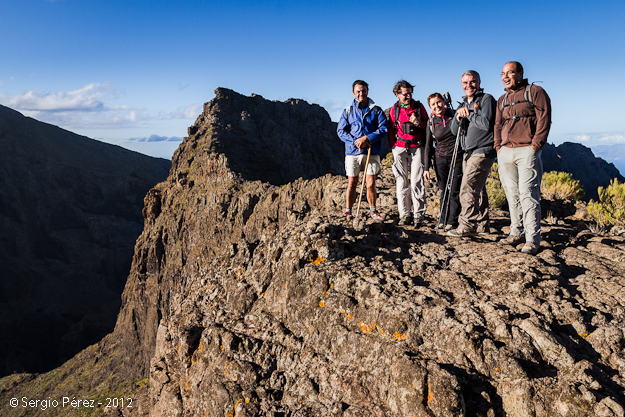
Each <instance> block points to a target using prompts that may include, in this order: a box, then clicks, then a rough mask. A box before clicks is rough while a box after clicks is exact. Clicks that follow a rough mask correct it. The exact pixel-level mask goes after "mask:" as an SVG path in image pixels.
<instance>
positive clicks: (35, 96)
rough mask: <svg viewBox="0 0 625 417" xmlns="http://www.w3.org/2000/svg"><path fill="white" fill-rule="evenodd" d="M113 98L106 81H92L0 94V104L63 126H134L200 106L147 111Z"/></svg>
mask: <svg viewBox="0 0 625 417" xmlns="http://www.w3.org/2000/svg"><path fill="white" fill-rule="evenodd" d="M116 98H117V95H116V93H115V91H114V90H113V89H111V88H110V87H109V85H108V84H107V83H91V84H87V85H84V86H82V87H80V88H78V89H75V90H72V91H67V92H47V93H40V92H38V91H35V90H30V91H27V92H25V93H23V94H18V95H15V96H4V95H0V104H3V105H5V106H8V107H11V108H13V109H15V110H18V111H20V112H21V113H23V114H24V115H25V116H29V117H32V118H34V119H37V120H40V121H44V122H47V123H52V124H54V125H57V126H61V127H63V128H66V129H118V128H127V127H136V126H138V125H145V124H146V123H148V122H151V121H155V120H180V119H195V118H197V116H198V115H199V114H200V113H201V111H202V107H201V106H199V105H195V104H193V105H189V106H186V107H184V106H183V107H179V108H178V109H176V110H175V111H172V112H166V111H161V112H149V111H147V110H146V109H144V108H138V107H130V106H126V105H117V106H116V105H110V104H108V102H109V101H110V100H115V99H116Z"/></svg>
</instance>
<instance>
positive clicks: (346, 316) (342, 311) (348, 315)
mask: <svg viewBox="0 0 625 417" xmlns="http://www.w3.org/2000/svg"><path fill="white" fill-rule="evenodd" d="M341 314H345V318H347V319H350V320H351V319H353V318H354V317H353V316H352V315H351V314H349V313H346V312H345V310H341Z"/></svg>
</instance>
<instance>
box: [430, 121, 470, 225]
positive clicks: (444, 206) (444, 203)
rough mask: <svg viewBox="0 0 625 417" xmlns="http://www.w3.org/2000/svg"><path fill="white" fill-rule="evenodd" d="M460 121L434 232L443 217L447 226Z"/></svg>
mask: <svg viewBox="0 0 625 417" xmlns="http://www.w3.org/2000/svg"><path fill="white" fill-rule="evenodd" d="M463 134H464V132H463V129H462V123H460V124H459V125H458V134H457V135H456V143H455V144H454V153H453V154H452V157H451V167H450V168H449V175H448V176H447V183H446V184H445V190H444V191H443V198H442V199H441V208H440V213H439V214H438V222H436V228H435V230H436V232H437V233H438V228H439V227H440V225H441V219H445V220H444V221H445V224H444V225H443V230H445V226H447V217H448V215H449V206H450V204H451V188H452V186H453V183H454V174H455V171H456V160H457V158H458V146H459V144H460V136H461V135H463ZM443 213H444V214H443Z"/></svg>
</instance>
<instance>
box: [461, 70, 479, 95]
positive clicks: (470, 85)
mask: <svg viewBox="0 0 625 417" xmlns="http://www.w3.org/2000/svg"><path fill="white" fill-rule="evenodd" d="M461 81H462V90H463V91H464V93H465V94H466V95H467V98H468V99H472V98H473V96H474V95H475V93H477V92H478V90H479V89H480V79H479V78H478V77H476V76H475V75H470V74H465V75H463V76H462V80H461Z"/></svg>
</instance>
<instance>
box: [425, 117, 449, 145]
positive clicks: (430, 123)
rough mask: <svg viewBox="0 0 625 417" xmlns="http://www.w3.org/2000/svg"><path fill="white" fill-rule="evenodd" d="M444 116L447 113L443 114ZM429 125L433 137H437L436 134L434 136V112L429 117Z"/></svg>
mask: <svg viewBox="0 0 625 417" xmlns="http://www.w3.org/2000/svg"><path fill="white" fill-rule="evenodd" d="M443 117H445V115H443ZM428 127H429V128H430V133H431V134H432V139H436V136H434V114H433V113H432V116H431V117H430V118H429V119H428Z"/></svg>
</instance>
